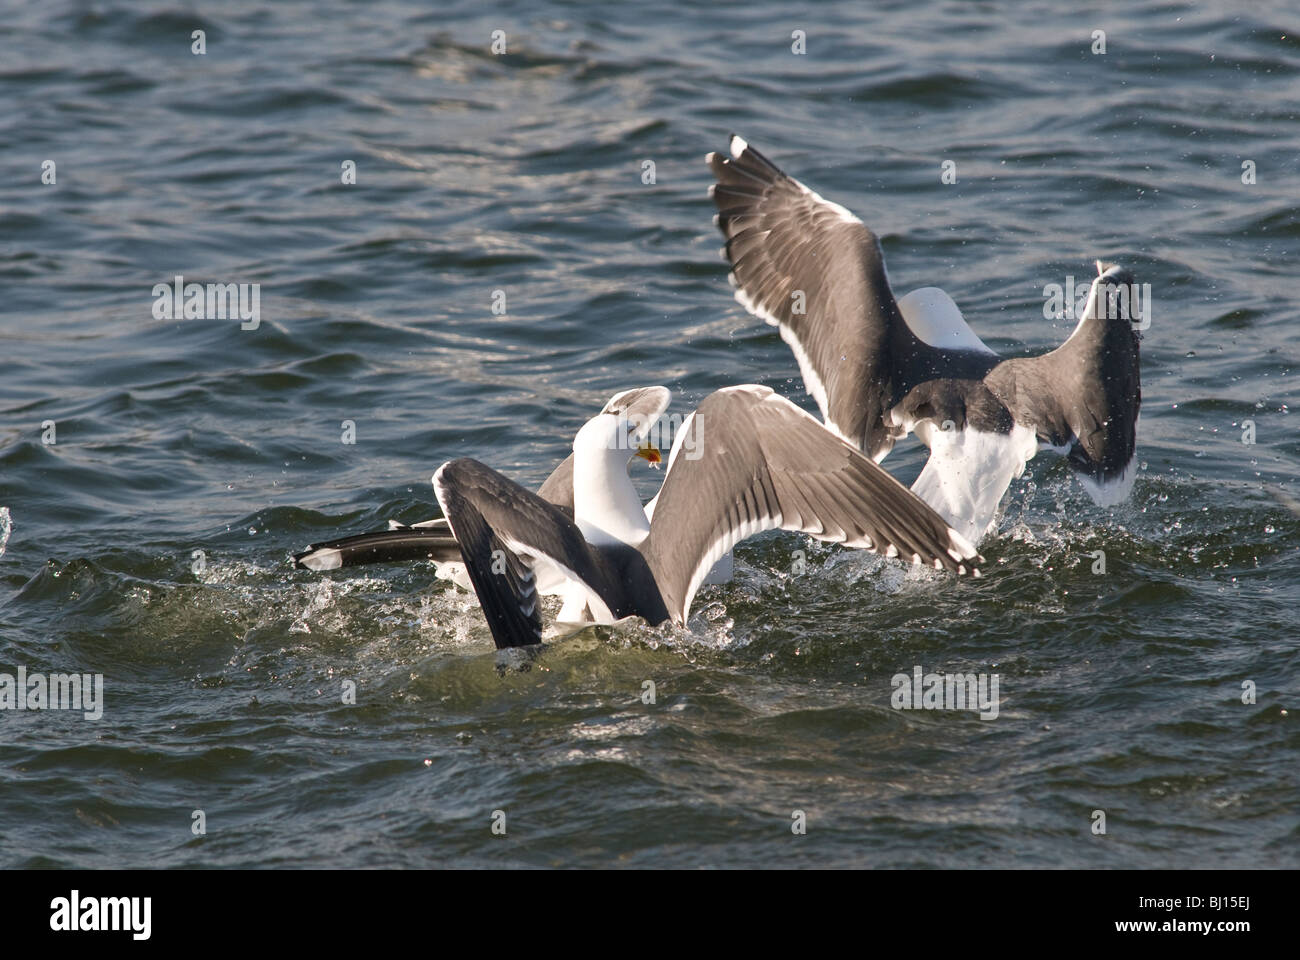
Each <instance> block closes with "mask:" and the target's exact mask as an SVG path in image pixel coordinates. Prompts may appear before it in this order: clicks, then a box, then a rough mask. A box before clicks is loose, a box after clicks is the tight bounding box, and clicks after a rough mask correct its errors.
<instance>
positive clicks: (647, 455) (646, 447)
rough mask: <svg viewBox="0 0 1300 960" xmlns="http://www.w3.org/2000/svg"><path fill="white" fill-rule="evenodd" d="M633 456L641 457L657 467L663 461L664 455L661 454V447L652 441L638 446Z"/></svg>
mask: <svg viewBox="0 0 1300 960" xmlns="http://www.w3.org/2000/svg"><path fill="white" fill-rule="evenodd" d="M632 456H634V457H640V458H641V459H642V460H644V461H645V462H646V463H648V464H650V466H652V467H657V466H659V464H661V463H663V457H661V456H660V455H659V448H658V447H656V446H655V445H654V444H651V443H645V444H642V445H641V446H639V447H637V448H636V453H634V454H632Z"/></svg>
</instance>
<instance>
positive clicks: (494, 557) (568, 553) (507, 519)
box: [433, 458, 622, 648]
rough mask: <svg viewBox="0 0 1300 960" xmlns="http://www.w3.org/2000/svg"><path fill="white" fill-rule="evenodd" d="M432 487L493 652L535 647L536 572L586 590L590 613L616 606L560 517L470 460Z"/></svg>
mask: <svg viewBox="0 0 1300 960" xmlns="http://www.w3.org/2000/svg"><path fill="white" fill-rule="evenodd" d="M433 487H434V490H435V492H436V493H437V495H438V502H439V503H440V504H441V505H442V510H443V514H444V515H445V516H446V517H447V522H448V523H449V524H450V526H451V531H452V533H453V534H454V535H455V537H456V541H457V542H458V543H459V544H460V550H461V556H462V557H463V559H464V561H465V567H466V570H467V571H468V573H469V578H470V582H471V583H472V584H473V585H474V592H475V593H476V594H477V595H478V599H479V603H480V604H481V606H482V608H483V615H484V617H485V618H486V619H487V622H488V626H489V627H490V628H491V630H492V637H493V639H494V640H495V641H496V645H497V647H498V648H501V647H519V646H527V645H529V644H535V643H540V642H541V639H542V619H541V611H540V607H539V605H538V602H537V573H538V570H539V568H540V567H541V566H542V565H550V566H551V567H553V568H555V569H558V570H559V571H560V572H561V573H562V574H563V575H564V576H565V577H566V578H568V579H571V580H574V581H576V582H578V583H579V584H581V585H582V586H583V587H585V588H586V589H587V591H588V593H589V594H590V596H591V603H592V604H593V606H595V607H603V608H606V609H609V610H611V611H612V610H615V609H618V608H620V607H621V606H622V604H621V603H620V597H619V595H618V589H617V585H616V584H611V583H610V582H609V581H610V578H609V576H608V573H607V571H606V570H605V569H604V567H603V565H602V563H601V558H600V557H599V556H598V555H597V554H596V553H595V552H594V551H593V550H592V548H591V546H590V545H589V544H588V543H587V541H586V540H585V539H584V538H583V536H582V533H581V532H580V531H579V530H578V528H577V527H576V526H575V525H574V523H573V521H572V520H571V519H570V518H569V517H568V516H567V515H566V514H565V512H564V511H563V510H561V509H559V508H557V507H556V506H554V505H553V504H550V503H547V502H546V501H545V500H543V499H542V498H541V497H539V496H538V495H536V494H534V493H532V492H531V491H529V490H527V489H525V488H524V487H521V486H520V485H519V484H517V483H515V482H514V481H512V480H510V479H508V478H506V477H504V476H502V475H501V474H499V473H497V472H496V471H495V470H492V469H491V468H489V467H487V466H484V465H483V464H482V463H479V462H478V461H477V460H471V459H469V458H462V459H459V460H452V461H449V462H447V463H445V464H443V465H442V466H441V467H439V468H438V472H437V473H435V474H434V475H433ZM620 615H622V614H620Z"/></svg>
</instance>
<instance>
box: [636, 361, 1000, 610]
mask: <svg viewBox="0 0 1300 960" xmlns="http://www.w3.org/2000/svg"><path fill="white" fill-rule="evenodd" d="M774 529H782V530H797V531H801V532H803V533H807V534H809V535H811V536H814V537H816V538H817V539H819V540H825V541H829V542H832V543H843V544H845V545H847V546H851V547H861V548H863V549H866V550H871V551H873V552H877V553H884V554H885V555H886V556H903V557H906V558H910V559H911V560H912V561H913V562H914V563H923V562H924V563H932V564H933V565H934V566H935V567H936V568H939V567H943V568H947V569H949V570H955V571H957V572H958V573H964V572H966V562H967V561H971V560H977V559H978V558H979V555H978V554H977V553H976V551H975V548H974V547H972V546H971V545H970V544H969V543H968V542H966V541H965V540H964V539H963V538H962V537H961V536H960V535H959V534H958V533H957V532H956V531H954V530H951V529H950V528H949V527H948V525H947V524H946V523H944V522H943V521H942V520H941V519H940V518H939V516H938V515H937V514H936V513H935V512H934V511H933V510H931V509H930V508H929V507H927V506H926V505H925V504H924V503H922V502H921V501H920V500H918V499H917V498H916V497H915V496H913V495H912V494H911V493H910V492H909V491H908V490H907V488H906V487H904V486H902V484H900V483H899V482H898V481H897V480H895V479H894V478H893V477H891V476H890V475H889V474H887V473H886V472H885V471H884V470H882V469H881V468H880V467H879V466H877V465H876V464H875V463H873V462H872V461H871V460H869V459H868V458H867V457H865V456H863V455H862V454H861V453H860V452H859V451H858V450H856V449H855V448H854V447H852V446H850V445H849V444H847V443H845V442H844V441H842V440H841V439H839V438H838V437H836V436H835V435H834V434H832V433H831V432H830V431H828V430H827V429H826V428H825V427H823V426H822V425H821V424H820V423H818V422H817V420H816V419H815V418H813V417H811V416H809V415H808V414H807V413H805V412H804V411H802V410H800V409H799V408H798V407H796V406H795V405H794V404H792V403H791V402H790V401H788V400H786V399H784V398H783V397H780V396H778V395H777V394H775V393H773V392H772V391H771V390H770V389H769V388H767V387H759V386H741V387H729V388H727V389H725V390H719V391H717V392H716V393H714V394H711V395H710V396H708V397H707V398H705V400H704V402H703V403H701V404H700V406H699V409H697V410H696V411H695V413H693V414H691V417H690V419H689V420H688V421H687V422H686V423H685V424H683V426H682V428H681V429H680V430H679V431H678V434H677V438H676V440H675V441H674V443H673V451H672V456H671V458H670V459H669V466H668V476H667V477H666V478H665V479H664V485H663V489H662V491H661V492H660V495H659V503H658V506H657V508H656V510H655V515H654V523H653V524H652V525H651V528H650V536H649V537H648V538H647V540H646V543H645V544H643V545H642V553H644V554H645V557H646V559H647V561H648V562H649V564H650V568H651V570H652V571H653V572H654V576H655V580H656V582H657V583H658V585H659V590H660V593H661V594H662V595H663V598H664V603H665V605H666V606H667V608H668V612H669V614H670V615H671V616H672V618H673V619H674V620H675V621H676V622H678V623H683V622H685V620H686V618H687V617H688V616H689V615H690V609H691V601H692V600H693V599H694V597H695V591H696V590H698V589H699V586H700V583H701V582H702V581H703V579H704V577H705V575H706V574H707V573H708V571H709V569H710V568H711V567H712V566H713V564H714V563H715V562H716V561H717V560H718V558H719V557H721V556H722V555H723V554H725V553H726V552H727V551H729V550H730V549H731V548H732V547H733V546H734V545H735V544H736V543H738V542H739V541H741V540H743V539H745V538H746V537H750V536H753V535H754V534H756V533H760V532H762V531H764V530H774Z"/></svg>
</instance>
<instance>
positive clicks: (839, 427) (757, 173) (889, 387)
mask: <svg viewBox="0 0 1300 960" xmlns="http://www.w3.org/2000/svg"><path fill="white" fill-rule="evenodd" d="M730 149H731V156H730V158H726V157H721V156H719V155H718V154H716V153H711V154H709V155H708V158H707V160H708V163H709V167H710V169H712V171H713V174H714V176H715V177H716V178H717V181H718V182H717V183H716V184H715V185H714V186H713V187H712V188H711V195H712V197H713V202H714V204H715V205H716V206H717V208H718V215H717V223H718V227H719V228H720V229H721V230H722V233H723V236H725V237H726V238H727V246H726V250H725V253H726V256H727V259H728V260H729V261H730V263H731V268H732V272H731V277H730V279H731V282H732V284H733V285H734V286H735V287H736V299H737V300H738V301H739V302H740V303H741V305H742V306H744V307H745V309H746V310H748V311H749V312H750V313H753V314H754V315H755V316H758V317H760V318H761V319H763V320H765V321H767V322H768V323H770V324H773V325H775V326H776V327H777V328H778V329H779V330H780V333H781V338H782V339H783V340H785V342H786V343H787V344H789V345H790V348H791V350H793V352H794V355H795V359H796V360H797V361H798V363H799V370H800V373H801V374H802V376H803V381H804V386H805V388H806V389H807V391H808V393H809V395H811V396H812V398H813V399H814V400H815V401H816V402H817V406H818V408H819V409H820V410H821V414H822V419H823V420H824V421H825V423H826V425H827V426H828V427H829V428H830V429H831V430H832V431H834V432H835V433H836V434H838V435H839V436H840V437H841V438H843V439H844V440H847V441H848V442H849V443H852V444H854V445H855V446H857V447H859V448H860V449H862V450H863V451H864V452H866V453H867V454H868V455H869V456H871V457H873V458H875V459H877V460H880V459H883V458H884V456H885V455H886V454H887V453H888V452H889V450H890V449H891V448H892V447H893V444H894V439H895V437H894V435H893V434H892V432H891V431H890V430H889V429H888V427H887V426H886V425H885V424H884V423H883V422H882V420H881V415H882V413H883V412H884V409H885V406H886V404H888V403H889V402H890V401H891V399H892V393H893V383H892V372H891V370H892V367H891V364H890V363H889V362H888V361H889V357H888V350H889V348H890V337H891V332H892V330H893V329H894V327H895V325H897V324H901V323H902V320H901V316H900V314H899V309H898V304H897V302H896V301H895V300H894V295H893V292H892V291H891V290H890V288H889V280H888V277H887V276H886V275H885V265H884V255H883V254H882V252H881V250H880V243H879V241H878V240H877V239H876V236H875V234H873V233H872V232H871V231H870V230H869V229H868V228H867V226H866V224H864V223H863V222H862V221H861V220H859V219H858V218H857V217H855V216H854V215H853V214H852V213H850V212H849V211H848V210H846V209H845V208H844V207H841V206H840V205H839V204H837V203H831V202H830V201H828V200H825V199H824V198H822V197H821V196H819V195H818V194H816V193H814V192H813V191H811V190H809V189H808V188H807V187H805V186H804V185H803V184H802V183H800V182H799V181H797V180H794V179H791V178H790V177H788V176H786V175H785V174H784V173H782V172H781V170H779V169H778V168H777V167H776V166H775V165H773V164H772V163H771V162H770V161H768V160H767V158H765V157H764V156H763V155H762V154H760V153H759V152H758V151H757V150H755V149H754V148H753V147H750V146H749V145H748V144H746V143H745V141H744V140H742V139H741V138H739V137H736V136H733V137H732V138H731V147H730Z"/></svg>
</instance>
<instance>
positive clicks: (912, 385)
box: [706, 135, 1142, 543]
mask: <svg viewBox="0 0 1300 960" xmlns="http://www.w3.org/2000/svg"><path fill="white" fill-rule="evenodd" d="M706 160H707V162H708V165H709V167H710V169H711V170H712V171H713V174H714V176H715V178H716V179H717V183H716V184H715V185H714V186H712V187H711V188H710V194H711V196H712V197H713V201H714V203H715V205H716V206H717V208H718V213H717V216H716V217H715V221H716V223H717V224H718V227H719V228H720V229H721V230H722V233H723V235H724V236H725V237H726V239H727V244H726V247H725V250H724V255H725V256H726V258H727V259H728V260H729V261H730V263H731V268H732V271H731V275H730V279H731V282H732V284H733V285H734V286H735V288H736V299H737V300H738V301H739V302H740V303H741V305H742V306H744V308H745V309H746V310H748V311H749V312H750V313H752V314H754V315H755V316H757V317H759V318H761V319H763V320H765V321H766V322H768V323H770V324H773V325H775V326H776V327H777V328H778V329H779V331H780V334H781V338H782V339H783V340H784V341H785V342H786V343H787V344H788V345H789V346H790V348H791V350H792V351H793V352H794V355H795V359H796V360H797V362H798V364H799V370H800V373H801V375H802V377H803V381H804V386H805V387H806V389H807V391H808V393H809V394H810V395H811V396H812V397H813V399H814V400H815V401H816V403H817V406H818V408H819V409H820V410H821V414H822V419H823V420H824V421H825V423H826V426H827V427H829V428H830V429H831V430H832V431H834V432H835V434H836V435H837V436H839V437H842V438H843V439H844V440H846V441H847V442H849V443H851V444H853V445H854V446H855V447H857V448H859V449H861V450H862V451H864V452H865V453H866V454H867V455H868V456H870V457H872V458H873V459H874V460H876V461H877V462H878V461H881V460H883V459H884V458H885V457H886V456H887V455H888V453H889V452H890V450H891V449H892V448H893V446H894V443H895V441H896V440H898V439H899V438H901V437H904V436H906V435H907V434H908V433H909V432H914V433H915V434H916V435H917V437H918V438H919V439H920V440H921V441H922V442H924V443H925V444H926V445H927V446H928V447H929V448H930V457H929V459H928V461H927V462H926V465H925V467H924V469H923V470H922V471H921V475H920V476H919V477H918V478H917V480H916V483H915V484H913V486H912V490H913V491H914V492H915V493H916V494H917V495H918V496H919V497H921V499H923V500H924V501H925V502H926V503H928V504H930V506H932V507H934V509H935V510H937V511H938V512H939V514H940V515H941V516H942V517H943V518H944V519H945V520H946V521H947V522H948V523H950V524H952V525H953V526H954V527H955V528H956V529H957V530H958V531H960V532H961V533H962V534H963V536H965V537H966V538H967V539H968V540H970V541H972V542H976V543H977V542H978V541H979V540H980V538H981V537H983V536H984V534H985V533H986V532H987V531H988V529H989V528H990V526H991V524H992V523H993V521H994V519H995V516H996V512H997V507H998V504H999V502H1000V501H1001V499H1002V496H1003V494H1004V493H1005V492H1006V490H1007V487H1008V486H1010V484H1011V481H1012V480H1013V479H1015V478H1016V477H1018V476H1020V474H1021V473H1022V472H1023V471H1024V468H1025V463H1026V462H1027V461H1028V460H1030V459H1031V458H1032V457H1033V456H1034V455H1035V454H1036V453H1037V452H1038V451H1039V450H1052V451H1054V452H1057V453H1059V454H1061V455H1063V456H1064V457H1065V458H1066V462H1067V463H1068V464H1069V466H1070V469H1071V470H1073V471H1074V473H1075V475H1076V476H1077V477H1078V478H1079V480H1080V482H1081V483H1082V485H1083V487H1084V488H1085V489H1086V490H1087V491H1088V493H1089V494H1090V495H1091V496H1092V498H1093V500H1094V501H1096V502H1097V503H1099V504H1102V505H1109V504H1113V503H1117V502H1119V501H1121V500H1123V499H1125V498H1126V497H1127V496H1128V493H1129V490H1130V489H1131V487H1132V484H1133V479H1134V475H1135V470H1134V456H1135V448H1136V437H1137V419H1138V410H1139V407H1140V406H1141V400H1142V391H1141V381H1140V374H1139V352H1138V341H1139V340H1140V339H1141V337H1140V334H1139V333H1138V332H1137V329H1135V324H1134V322H1133V321H1134V320H1136V319H1137V318H1136V317H1133V316H1131V314H1132V313H1134V312H1135V311H1134V310H1133V309H1132V308H1133V305H1134V301H1133V298H1132V297H1131V296H1130V293H1131V291H1132V290H1133V277H1132V275H1131V274H1130V273H1129V272H1128V271H1127V270H1124V269H1123V268H1121V267H1118V266H1108V265H1106V264H1102V263H1101V262H1100V261H1099V262H1098V263H1097V272H1098V276H1097V277H1096V278H1095V279H1094V280H1093V281H1092V285H1091V288H1090V291H1089V296H1088V301H1087V306H1086V309H1085V310H1084V312H1083V314H1082V316H1081V318H1080V320H1079V322H1078V325H1077V327H1076V328H1075V330H1074V332H1073V333H1072V334H1071V335H1070V337H1069V339H1068V340H1066V342H1065V343H1064V344H1062V345H1061V346H1059V347H1057V348H1056V349H1055V350H1052V351H1051V352H1050V353H1047V354H1044V355H1042V356H1037V357H1023V358H1015V359H1007V360H1004V359H1002V358H1001V357H999V356H998V355H997V354H996V353H994V352H993V351H992V350H990V349H989V348H988V347H987V346H986V345H985V344H984V343H983V341H981V340H980V338H979V337H977V336H976V335H975V333H974V331H973V330H971V328H970V327H969V326H968V325H967V324H966V321H965V320H964V319H963V317H962V315H961V311H960V310H959V309H958V308H957V304H956V303H954V302H953V300H952V298H951V297H949V296H948V294H946V293H944V292H943V291H942V290H940V289H938V288H937V287H925V288H922V289H920V290H915V291H913V292H911V293H909V294H907V295H906V296H904V297H902V298H901V299H898V300H895V298H894V294H893V291H892V290H891V289H890V285H889V278H888V276H887V274H886V272H885V261H884V254H883V253H882V251H881V248H880V242H879V240H878V239H877V238H876V235H875V234H874V233H872V231H871V230H870V229H869V228H868V227H867V225H866V224H864V223H863V222H862V221H861V220H860V219H858V218H857V217H856V216H854V215H853V214H852V213H850V212H849V211H848V210H847V209H845V208H844V207H842V206H840V205H839V204H837V203H833V202H831V201H829V200H826V199H824V198H822V197H821V196H820V195H818V194H817V193H814V192H813V191H812V190H810V189H809V188H808V187H806V186H804V185H803V184H802V183H800V182H799V181H798V180H794V179H792V178H791V177H789V176H787V175H786V174H785V173H783V172H782V171H781V170H780V169H778V168H777V167H776V166H775V165H774V164H773V163H771V161H769V160H768V159H767V158H766V157H764V156H763V155H762V154H760V153H759V152H758V151H757V150H755V149H754V148H753V147H751V146H749V145H748V144H747V143H746V142H745V141H744V140H743V139H741V138H740V137H737V136H734V135H733V136H732V137H731V142H730V156H729V157H723V156H720V155H718V154H716V153H710V154H709V155H708V156H707V158H706Z"/></svg>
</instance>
